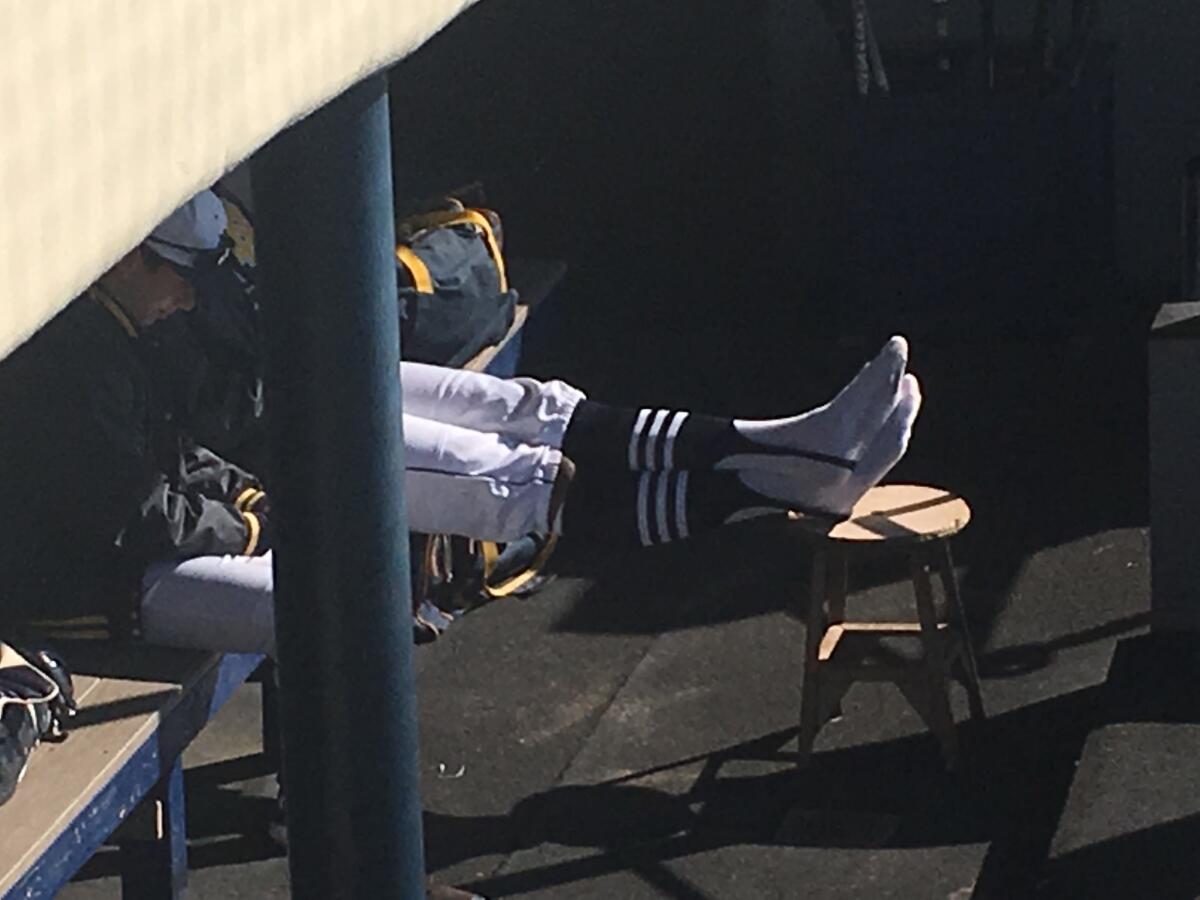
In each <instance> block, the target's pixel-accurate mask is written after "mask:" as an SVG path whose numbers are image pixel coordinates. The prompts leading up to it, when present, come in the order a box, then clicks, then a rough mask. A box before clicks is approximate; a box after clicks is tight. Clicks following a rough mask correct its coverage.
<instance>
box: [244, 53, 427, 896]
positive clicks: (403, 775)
mask: <svg viewBox="0 0 1200 900" xmlns="http://www.w3.org/2000/svg"><path fill="white" fill-rule="evenodd" d="M251 174H252V178H253V183H254V191H255V207H256V213H257V220H256V226H257V227H256V234H257V252H258V264H259V272H260V273H261V279H260V282H261V285H262V287H261V290H262V300H263V309H264V321H265V332H266V335H267V347H266V358H267V403H268V415H269V417H270V428H271V454H272V467H271V474H272V481H271V484H269V485H268V487H269V494H270V496H271V500H272V514H271V524H272V526H273V527H274V526H277V528H276V531H275V533H274V536H273V541H274V547H275V587H276V634H277V646H278V662H279V674H280V694H281V696H280V701H281V703H280V708H281V713H282V722H283V754H284V767H283V768H284V787H285V790H286V792H287V794H286V796H287V805H286V811H287V824H288V838H289V857H290V867H291V877H292V891H293V894H294V896H296V897H312V898H321V900H328V898H338V897H346V898H359V897H396V898H423V897H424V896H425V886H424V880H425V879H424V862H423V856H422V841H421V802H420V796H419V786H420V785H419V774H418V765H417V754H418V746H417V726H416V702H415V696H414V691H413V675H412V665H411V647H412V615H411V599H410V593H411V592H410V587H409V564H408V531H407V526H406V516H405V508H404V497H403V490H402V488H403V472H404V444H403V440H402V435H401V419H400V380H399V374H398V373H399V369H398V365H399V350H400V347H399V323H398V313H397V308H396V275H395V267H394V265H395V264H394V258H393V252H394V244H395V233H394V232H395V226H394V221H393V213H392V186H391V149H390V136H389V124H388V107H387V84H386V81H385V79H384V77H383V76H382V75H379V76H374V77H371V78H369V79H367V80H365V81H363V82H361V83H360V84H358V85H357V86H355V87H353V88H351V89H349V90H348V91H346V92H345V93H344V94H342V95H341V96H340V97H338V98H337V99H335V100H333V101H331V102H330V103H329V104H327V105H326V106H325V107H323V108H322V109H320V110H318V111H317V112H315V113H313V114H312V115H311V116H309V117H308V118H307V119H305V120H303V121H302V122H300V123H298V124H297V125H294V126H293V127H291V128H289V129H288V130H287V131H285V132H283V133H281V134H280V135H278V136H277V137H276V138H275V139H274V140H272V141H271V143H270V144H268V145H267V146H266V147H264V148H263V149H262V150H261V151H260V152H259V153H258V154H257V156H256V158H255V160H254V163H253V168H252V170H251Z"/></svg>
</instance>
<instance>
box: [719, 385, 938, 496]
mask: <svg viewBox="0 0 1200 900" xmlns="http://www.w3.org/2000/svg"><path fill="white" fill-rule="evenodd" d="M843 393H844V392H843ZM838 396H839V398H840V397H841V395H840V394H839V395H838ZM835 402H836V401H835ZM920 409H921V387H920V384H919V383H918V382H917V379H916V376H915V375H911V374H910V375H904V376H902V377H901V378H900V381H899V385H898V387H897V390H896V398H895V403H894V404H893V405H892V407H891V409H890V415H888V416H887V418H886V421H884V422H883V424H882V426H877V428H876V432H875V434H874V437H873V439H872V440H871V441H870V443H869V444H868V445H867V447H866V450H865V452H864V453H863V454H862V456H861V458H860V459H859V460H858V461H857V462H856V463H855V465H854V468H853V470H852V471H847V470H846V469H842V468H838V467H836V466H831V465H827V464H825V463H822V462H818V461H810V460H804V459H796V460H795V461H794V463H793V465H792V466H791V468H790V471H787V472H784V471H781V470H780V469H779V468H778V467H777V466H767V467H762V468H746V469H742V470H740V471H739V472H738V477H739V478H740V479H741V481H742V483H743V484H744V485H745V486H746V487H748V488H750V489H751V490H752V491H755V492H756V493H758V494H761V495H763V496H764V497H768V498H770V499H771V500H773V501H775V502H776V503H782V504H785V505H786V506H788V507H789V508H791V509H796V510H799V511H801V512H808V513H817V514H825V515H833V516H837V517H839V518H844V517H845V516H846V515H848V514H849V512H850V510H851V509H852V508H853V507H854V504H855V503H857V502H858V500H859V499H860V498H861V497H862V495H863V494H865V493H866V492H867V491H868V490H870V489H871V488H873V487H874V486H875V485H876V484H878V483H879V482H880V481H881V480H882V479H883V478H884V476H885V475H887V473H888V472H890V471H891V470H892V467H893V466H895V465H896V463H898V462H899V461H900V458H901V457H903V456H904V453H905V451H906V450H907V449H908V440H909V437H910V436H911V435H912V428H913V423H914V422H915V421H916V419H917V413H918V412H920Z"/></svg>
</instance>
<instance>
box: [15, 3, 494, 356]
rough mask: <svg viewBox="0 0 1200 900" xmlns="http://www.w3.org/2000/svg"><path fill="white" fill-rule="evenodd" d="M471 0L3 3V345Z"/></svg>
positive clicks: (26, 331) (417, 43) (18, 337)
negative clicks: (291, 127)
mask: <svg viewBox="0 0 1200 900" xmlns="http://www.w3.org/2000/svg"><path fill="white" fill-rule="evenodd" d="M474 2H476V0H0V34H2V35H4V45H5V46H4V52H3V53H0V122H2V123H3V130H2V132H0V210H2V212H0V357H2V356H4V355H6V354H7V353H9V352H10V351H11V350H12V349H13V348H14V347H16V346H18V345H19V344H20V343H21V342H22V341H24V340H25V339H26V338H28V337H29V336H30V335H31V334H32V333H33V332H34V331H36V330H37V328H39V327H40V326H41V325H42V324H43V323H45V322H46V321H48V320H49V319H50V318H51V317H53V316H54V314H55V313H56V312H58V311H59V310H60V309H61V308H62V307H63V306H65V305H66V304H67V303H68V302H69V301H70V300H71V299H72V298H73V297H75V296H76V295H78V294H79V293H80V292H81V291H82V290H83V289H84V288H86V287H87V286H88V284H90V283H91V282H92V281H94V280H95V278H96V277H97V276H99V275H100V274H102V273H103V272H104V271H105V270H106V269H108V267H109V266H111V265H112V264H113V263H114V262H115V261H116V260H117V259H119V258H120V257H121V255H122V254H124V253H126V252H128V251H129V249H130V248H132V247H134V246H136V245H137V243H138V242H139V241H141V240H142V238H144V237H145V236H146V235H147V234H148V233H149V232H150V230H151V229H152V228H154V226H155V225H156V224H157V223H158V222H160V221H161V220H162V219H163V218H164V217H165V216H167V215H168V214H169V213H170V212H171V211H172V210H173V209H175V208H176V207H177V206H179V204H181V203H182V202H183V201H185V200H186V199H187V198H188V197H190V196H192V195H193V194H194V193H196V192H197V191H199V190H201V189H202V188H205V187H207V186H208V185H210V184H212V183H213V182H214V181H216V180H217V179H218V178H219V177H220V176H221V175H222V174H224V173H225V172H226V171H228V170H229V169H230V168H232V167H233V166H235V165H237V164H238V163H239V162H241V161H242V160H244V159H245V158H246V157H248V156H249V155H250V154H251V153H253V152H254V151H255V150H256V149H258V148H259V147H260V146H262V145H263V144H264V143H266V142H267V141H268V140H270V138H271V137H273V136H274V135H275V134H276V133H278V132H279V131H281V130H282V129H283V128H285V127H286V126H288V125H290V124H291V123H293V122H295V121H297V120H298V119H301V118H303V117H304V116H305V115H307V114H308V113H310V112H312V111H313V110H315V109H317V108H319V107H320V106H321V105H322V104H324V103H325V102H327V101H328V100H330V99H332V98H333V97H336V96H337V95H338V94H340V93H341V92H342V91H344V90H345V89H346V88H348V87H350V86H351V85H353V84H354V83H356V82H357V81H359V80H361V79H362V78H364V77H366V76H367V75H370V74H372V73H373V72H376V71H378V70H380V69H382V68H384V67H386V66H388V65H390V64H391V63H393V62H395V61H397V60H399V59H401V58H402V57H404V56H406V55H408V54H409V53H411V52H412V51H413V50H415V49H416V48H417V47H419V46H420V45H421V44H423V43H424V42H425V41H426V40H428V39H429V37H431V36H432V35H433V34H434V33H436V32H437V31H438V30H439V29H441V28H442V27H443V26H444V25H446V24H447V23H448V22H449V21H450V20H452V19H453V18H454V17H455V16H456V15H458V14H459V13H460V12H462V11H463V10H464V9H465V8H467V7H468V6H470V5H472V3H474Z"/></svg>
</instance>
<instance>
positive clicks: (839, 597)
mask: <svg viewBox="0 0 1200 900" xmlns="http://www.w3.org/2000/svg"><path fill="white" fill-rule="evenodd" d="M828 559H829V561H828V564H827V565H828V571H827V573H826V577H827V578H828V579H829V585H828V588H827V591H826V596H827V597H828V600H829V622H828V623H826V624H827V625H836V624H837V623H839V622H845V621H846V585H847V582H848V581H849V573H848V571H847V569H848V561H847V558H846V551H845V550H843V549H842V548H841V547H838V546H836V545H834V546H833V547H831V548H830V549H829V551H828Z"/></svg>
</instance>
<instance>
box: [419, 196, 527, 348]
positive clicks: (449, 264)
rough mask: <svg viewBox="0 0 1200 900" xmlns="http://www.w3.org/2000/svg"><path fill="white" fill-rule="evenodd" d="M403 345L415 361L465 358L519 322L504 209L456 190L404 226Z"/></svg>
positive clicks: (494, 340) (500, 337)
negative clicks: (476, 203) (468, 200)
mask: <svg viewBox="0 0 1200 900" xmlns="http://www.w3.org/2000/svg"><path fill="white" fill-rule="evenodd" d="M396 240H397V245H396V284H397V295H398V299H399V302H400V350H401V355H402V356H403V358H404V359H407V360H411V361H413V362H424V363H436V364H438V365H443V366H461V365H462V364H463V363H465V362H466V361H467V360H469V359H470V358H471V357H473V356H474V355H475V354H477V353H478V352H479V351H480V350H482V349H483V348H484V347H488V346H491V345H492V344H495V343H497V342H499V341H500V340H501V339H502V338H503V337H504V335H505V334H507V333H508V330H509V328H511V327H512V323H513V316H514V315H515V312H516V303H517V292H516V291H514V290H512V289H510V287H509V285H508V274H507V272H506V270H505V265H504V255H503V252H502V242H503V234H502V232H501V229H500V217H499V216H498V215H496V213H494V212H492V211H491V210H486V209H474V208H468V207H467V206H465V205H464V204H463V203H462V202H461V201H459V200H457V199H455V198H448V199H447V200H446V201H445V208H441V209H433V210H429V211H426V212H422V213H417V214H416V215H412V216H409V217H407V218H405V219H403V220H402V221H401V222H400V223H399V224H398V225H397V228H396Z"/></svg>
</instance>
